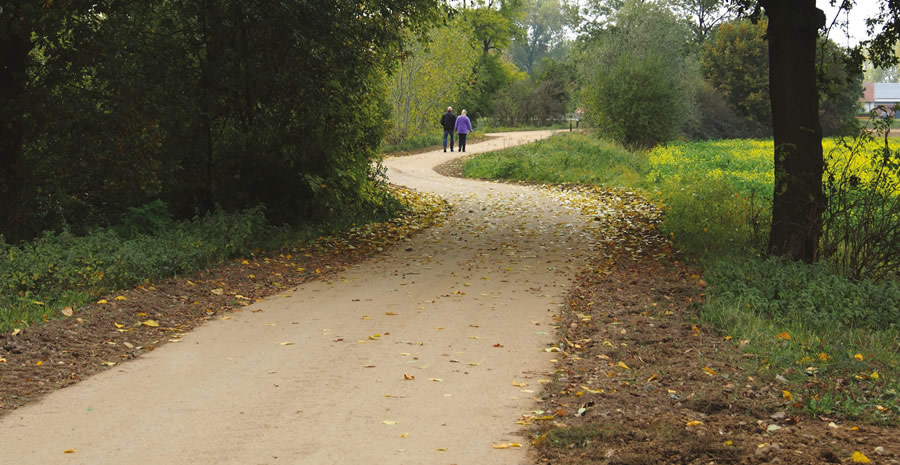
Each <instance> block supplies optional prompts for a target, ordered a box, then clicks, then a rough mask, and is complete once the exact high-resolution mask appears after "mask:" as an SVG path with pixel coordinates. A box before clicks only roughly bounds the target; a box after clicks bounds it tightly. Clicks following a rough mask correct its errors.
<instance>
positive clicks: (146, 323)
mask: <svg viewBox="0 0 900 465" xmlns="http://www.w3.org/2000/svg"><path fill="white" fill-rule="evenodd" d="M141 324H142V325H144V326H149V327H151V328H156V327H159V323H158V322H157V321H156V320H146V321H142V322H141Z"/></svg>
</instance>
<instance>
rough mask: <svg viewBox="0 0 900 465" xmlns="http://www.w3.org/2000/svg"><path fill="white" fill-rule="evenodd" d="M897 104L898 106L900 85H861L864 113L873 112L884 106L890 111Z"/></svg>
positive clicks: (870, 83)
mask: <svg viewBox="0 0 900 465" xmlns="http://www.w3.org/2000/svg"><path fill="white" fill-rule="evenodd" d="M898 104H900V83H894V82H864V83H863V109H864V110H865V111H866V112H870V111H872V110H874V109H875V108H876V107H877V106H879V105H884V106H885V107H887V108H889V109H890V108H893V107H894V105H898Z"/></svg>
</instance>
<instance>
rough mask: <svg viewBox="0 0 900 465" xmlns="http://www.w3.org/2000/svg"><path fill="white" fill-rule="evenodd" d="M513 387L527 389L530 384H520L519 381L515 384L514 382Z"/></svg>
mask: <svg viewBox="0 0 900 465" xmlns="http://www.w3.org/2000/svg"><path fill="white" fill-rule="evenodd" d="M512 385H513V386H515V387H525V386H528V384H526V383H520V382H518V381H513V382H512Z"/></svg>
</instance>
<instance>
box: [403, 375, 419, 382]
mask: <svg viewBox="0 0 900 465" xmlns="http://www.w3.org/2000/svg"><path fill="white" fill-rule="evenodd" d="M403 379H405V380H407V381H412V380H414V379H416V376H415V375H411V374H409V373H404V374H403Z"/></svg>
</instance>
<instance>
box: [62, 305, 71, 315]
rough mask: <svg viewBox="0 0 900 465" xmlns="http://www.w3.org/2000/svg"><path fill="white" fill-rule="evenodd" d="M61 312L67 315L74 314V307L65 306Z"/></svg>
mask: <svg viewBox="0 0 900 465" xmlns="http://www.w3.org/2000/svg"><path fill="white" fill-rule="evenodd" d="M60 312H61V313H62V314H63V315H65V316H72V307H65V308H63V309H62V310H60Z"/></svg>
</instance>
